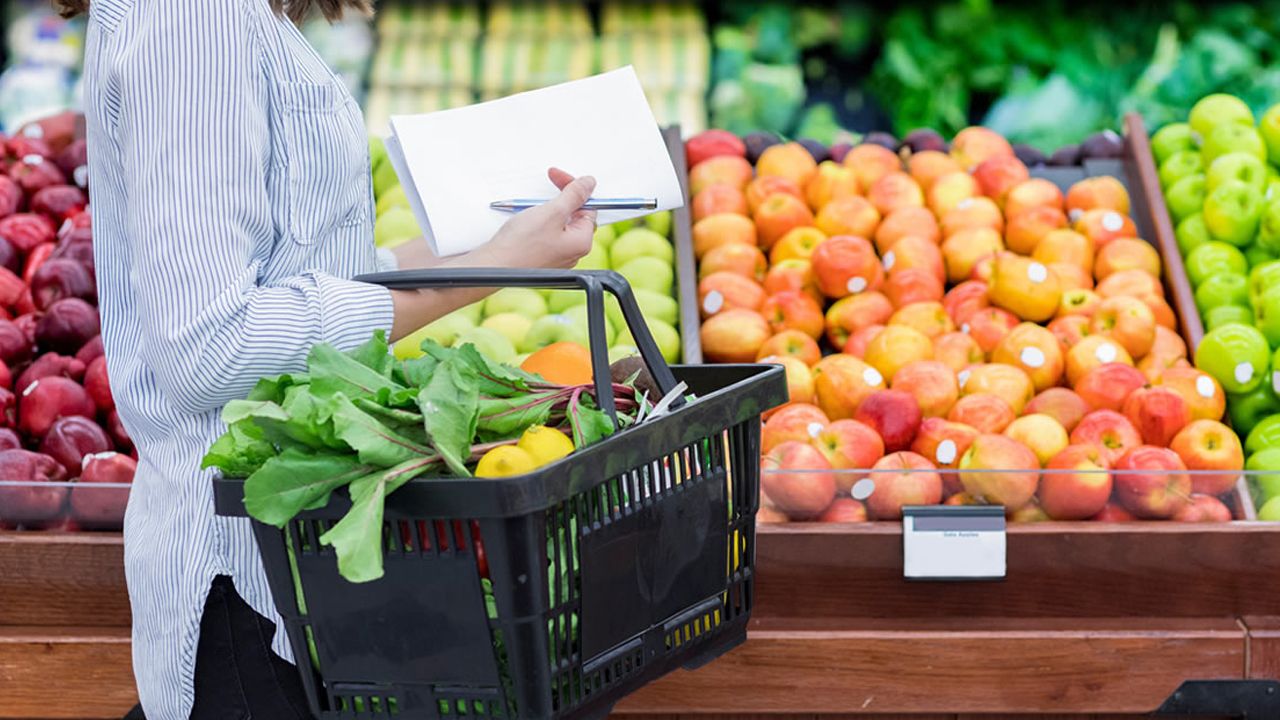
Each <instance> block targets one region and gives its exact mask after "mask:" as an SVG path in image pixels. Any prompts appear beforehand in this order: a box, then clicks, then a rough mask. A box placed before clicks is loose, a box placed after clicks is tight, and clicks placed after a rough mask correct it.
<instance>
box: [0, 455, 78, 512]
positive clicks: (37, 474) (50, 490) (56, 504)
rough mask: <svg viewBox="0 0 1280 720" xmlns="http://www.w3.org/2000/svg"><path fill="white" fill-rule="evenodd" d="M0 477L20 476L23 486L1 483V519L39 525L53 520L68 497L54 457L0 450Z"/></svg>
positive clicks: (64, 476) (63, 477)
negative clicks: (60, 483)
mask: <svg viewBox="0 0 1280 720" xmlns="http://www.w3.org/2000/svg"><path fill="white" fill-rule="evenodd" d="M0 477H3V478H5V479H9V478H19V479H21V480H22V481H23V483H24V484H23V485H7V486H6V485H0V522H6V523H9V524H12V525H24V526H29V527H42V526H43V525H45V524H46V523H49V522H50V521H56V520H57V518H58V515H59V514H60V513H61V512H62V506H63V504H64V503H65V502H66V499H67V488H66V487H65V486H61V485H52V484H51V483H59V482H62V481H63V480H66V477H67V472H66V470H65V469H63V467H62V466H61V465H59V464H58V462H57V461H56V460H54V459H53V458H51V457H49V456H48V455H41V454H39V453H33V452H30V451H27V450H4V451H0Z"/></svg>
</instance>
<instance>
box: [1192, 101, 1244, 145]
mask: <svg viewBox="0 0 1280 720" xmlns="http://www.w3.org/2000/svg"><path fill="white" fill-rule="evenodd" d="M1187 123H1188V124H1189V125H1191V129H1192V130H1194V131H1196V133H1198V134H1199V135H1200V137H1201V138H1202V139H1203V138H1207V137H1209V133H1210V132H1211V131H1212V130H1213V129H1214V128H1215V127H1218V126H1220V125H1225V124H1228V123H1236V124H1241V125H1248V126H1250V127H1253V111H1252V110H1250V109H1249V106H1248V105H1246V104H1245V102H1244V101H1243V100H1241V99H1240V98H1238V97H1235V96H1234V95H1227V94H1226V93H1214V94H1212V95H1205V96H1204V97H1202V98H1200V100H1199V101H1198V102H1196V104H1195V105H1194V106H1192V108H1191V114H1190V116H1189V117H1188V118H1187Z"/></svg>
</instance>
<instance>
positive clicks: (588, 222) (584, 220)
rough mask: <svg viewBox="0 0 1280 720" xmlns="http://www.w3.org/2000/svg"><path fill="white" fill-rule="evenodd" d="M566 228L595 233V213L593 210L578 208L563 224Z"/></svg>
mask: <svg viewBox="0 0 1280 720" xmlns="http://www.w3.org/2000/svg"><path fill="white" fill-rule="evenodd" d="M565 229H566V230H571V231H578V232H589V233H591V234H595V231H596V213H595V211H594V210H579V211H577V212H575V213H574V214H573V217H572V218H570V219H569V222H568V223H566V224H565Z"/></svg>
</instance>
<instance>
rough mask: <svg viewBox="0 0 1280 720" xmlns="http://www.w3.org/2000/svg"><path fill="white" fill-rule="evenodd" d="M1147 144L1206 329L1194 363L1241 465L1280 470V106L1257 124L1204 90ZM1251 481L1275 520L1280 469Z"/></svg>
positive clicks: (1279, 510)
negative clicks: (1225, 419) (1240, 444)
mask: <svg viewBox="0 0 1280 720" xmlns="http://www.w3.org/2000/svg"><path fill="white" fill-rule="evenodd" d="M1151 149H1152V152H1153V154H1154V155H1155V158H1156V161H1157V162H1158V163H1159V166H1160V183H1161V186H1162V187H1163V189H1164V194H1165V202H1166V204H1167V205H1168V207H1169V214H1170V215H1171V216H1172V220H1173V221H1174V222H1175V223H1176V224H1177V231H1176V235H1177V239H1178V250H1179V251H1180V252H1181V253H1182V255H1183V260H1184V263H1185V265H1186V269H1187V277H1188V279H1189V280H1190V281H1191V284H1192V286H1193V287H1194V288H1195V300H1196V309H1197V310H1199V312H1200V317H1201V319H1202V321H1203V322H1204V326H1205V330H1206V331H1207V334H1206V335H1205V337H1204V339H1203V340H1202V341H1201V342H1200V344H1199V346H1197V347H1196V352H1195V362H1196V366H1197V367H1199V368H1200V369H1201V370H1204V371H1205V372H1208V373H1209V374H1211V375H1213V376H1214V377H1215V378H1216V379H1217V380H1218V382H1219V383H1221V384H1222V387H1223V388H1224V389H1225V390H1226V392H1227V408H1228V411H1229V413H1230V416H1231V422H1232V425H1233V426H1234V427H1235V429H1236V431H1238V432H1239V433H1240V435H1242V436H1244V437H1245V450H1246V451H1247V452H1248V453H1249V458H1248V460H1247V461H1246V463H1245V467H1246V468H1247V469H1249V470H1251V471H1256V472H1259V473H1263V472H1274V471H1276V470H1280V462H1278V461H1280V397H1278V396H1277V392H1278V391H1280V356H1276V355H1273V351H1274V352H1280V259H1278V257H1280V170H1278V168H1280V104H1277V105H1274V106H1272V107H1271V108H1270V109H1269V110H1267V111H1266V112H1265V113H1264V114H1263V115H1262V118H1261V121H1260V122H1258V123H1257V124H1256V125H1255V122H1254V116H1253V112H1252V111H1251V110H1250V109H1249V106H1248V105H1246V104H1245V103H1244V102H1242V101H1241V100H1240V99H1238V98H1236V97H1233V96H1231V95H1224V94H1215V95H1209V96H1206V97H1204V98H1202V99H1201V100H1200V101H1199V102H1197V103H1196V104H1195V106H1194V107H1192V108H1191V113H1190V115H1189V116H1188V119H1187V122H1185V123H1181V122H1180V123H1171V124H1169V125H1166V126H1164V127H1163V128H1161V129H1160V130H1159V131H1158V132H1156V133H1155V135H1153V136H1152V138H1151ZM1268 371H1270V372H1268ZM1256 480H1257V490H1258V499H1259V502H1260V503H1261V507H1260V508H1259V517H1261V518H1262V519H1264V520H1280V475H1262V474H1259V475H1258V477H1257V479H1256Z"/></svg>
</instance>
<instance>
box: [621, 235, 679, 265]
mask: <svg viewBox="0 0 1280 720" xmlns="http://www.w3.org/2000/svg"><path fill="white" fill-rule="evenodd" d="M639 257H654V258H658V259H659V260H663V261H666V262H667V263H671V262H673V261H674V259H675V249H674V248H672V247H671V241H670V240H668V239H666V238H665V237H663V236H662V235H659V234H658V233H656V232H654V231H652V230H650V229H648V228H636V229H634V230H628V231H627V232H625V233H623V234H622V235H619V236H618V239H617V240H614V241H613V245H612V246H610V247H609V261H610V262H611V263H612V264H613V267H615V268H620V267H622V266H623V265H626V264H627V263H628V262H630V261H632V260H634V259H636V258H639Z"/></svg>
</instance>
